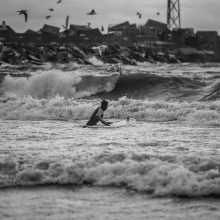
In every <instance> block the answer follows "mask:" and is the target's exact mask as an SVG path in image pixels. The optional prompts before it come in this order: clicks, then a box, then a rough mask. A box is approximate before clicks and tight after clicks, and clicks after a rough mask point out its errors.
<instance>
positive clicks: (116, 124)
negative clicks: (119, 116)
mask: <svg viewBox="0 0 220 220" xmlns="http://www.w3.org/2000/svg"><path fill="white" fill-rule="evenodd" d="M126 126H129V123H128V122H127V121H125V120H123V121H118V122H114V123H113V124H111V125H109V126H106V125H103V124H98V125H94V126H89V125H86V126H85V128H93V129H98V128H104V129H112V128H120V127H126Z"/></svg>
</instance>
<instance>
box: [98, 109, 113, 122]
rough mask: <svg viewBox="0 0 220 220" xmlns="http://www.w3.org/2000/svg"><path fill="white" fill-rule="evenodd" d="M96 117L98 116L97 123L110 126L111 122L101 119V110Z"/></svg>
mask: <svg viewBox="0 0 220 220" xmlns="http://www.w3.org/2000/svg"><path fill="white" fill-rule="evenodd" d="M97 116H98V118H99V121H100V122H102V124H104V125H110V124H112V123H111V122H108V121H105V120H104V119H103V111H102V110H101V109H100V110H99V111H98V114H97Z"/></svg>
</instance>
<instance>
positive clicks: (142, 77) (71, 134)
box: [0, 60, 220, 220]
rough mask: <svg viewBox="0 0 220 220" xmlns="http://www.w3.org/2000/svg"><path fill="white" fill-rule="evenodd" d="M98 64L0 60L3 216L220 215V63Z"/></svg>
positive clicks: (0, 201)
mask: <svg viewBox="0 0 220 220" xmlns="http://www.w3.org/2000/svg"><path fill="white" fill-rule="evenodd" d="M93 62H95V63H94V64H95V65H91V66H85V65H76V64H72V63H71V64H65V65H64V64H63V65H58V64H57V65H52V64H49V63H48V64H45V65H44V66H42V67H34V68H30V67H28V68H27V69H25V68H23V69H22V68H20V67H17V66H2V67H1V68H0V73H1V77H0V219H9V220H10V219H25V220H26V219H30V220H33V219H36V220H38V219H53V220H54V219H59V220H60V219H61V220H66V219H110V220H113V219H119V220H121V219H132V220H133V219H138V220H139V219H156V220H158V219H167V220H170V219H175V220H176V219H196V220H197V219H220V200H219V198H220V101H219V100H220V65H219V64H213V63H212V64H150V63H145V64H139V65H138V66H123V75H122V76H121V75H120V74H119V73H117V72H114V70H113V68H112V66H111V65H108V64H103V63H97V61H96V60H94V61H93ZM102 99H107V100H108V101H109V108H108V109H107V111H106V112H105V116H104V118H105V119H106V120H108V121H111V122H113V125H114V124H115V125H116V126H109V127H105V126H101V125H99V126H97V127H95V128H83V125H85V123H86V121H87V120H88V118H89V116H90V115H91V113H92V112H93V110H94V109H95V108H96V107H98V106H99V105H100V101H101V100H102ZM128 117H129V119H130V120H129V121H127V118H128Z"/></svg>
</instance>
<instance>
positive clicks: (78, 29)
mask: <svg viewBox="0 0 220 220" xmlns="http://www.w3.org/2000/svg"><path fill="white" fill-rule="evenodd" d="M67 35H68V36H77V37H92V36H100V35H102V34H101V32H100V30H99V29H98V28H94V29H93V28H91V27H90V26H89V25H75V24H71V25H70V27H69V30H68V31H67Z"/></svg>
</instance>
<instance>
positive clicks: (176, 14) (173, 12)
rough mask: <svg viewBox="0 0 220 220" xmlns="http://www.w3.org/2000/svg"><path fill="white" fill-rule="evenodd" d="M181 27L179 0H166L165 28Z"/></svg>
mask: <svg viewBox="0 0 220 220" xmlns="http://www.w3.org/2000/svg"><path fill="white" fill-rule="evenodd" d="M175 27H176V28H181V20H180V0H167V28H168V29H170V30H171V29H172V28H175Z"/></svg>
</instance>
